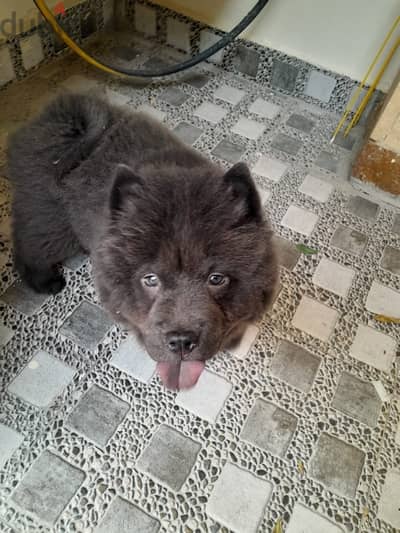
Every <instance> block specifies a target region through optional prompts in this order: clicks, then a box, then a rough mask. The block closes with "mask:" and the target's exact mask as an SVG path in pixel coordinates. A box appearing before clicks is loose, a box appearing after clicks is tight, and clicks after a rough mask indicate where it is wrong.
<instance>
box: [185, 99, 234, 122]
mask: <svg viewBox="0 0 400 533" xmlns="http://www.w3.org/2000/svg"><path fill="white" fill-rule="evenodd" d="M227 113H228V111H227V110H226V109H224V108H223V107H222V106H220V105H216V104H213V103H212V102H203V103H202V104H201V105H200V106H199V107H198V108H197V109H195V110H194V113H193V114H194V115H196V116H197V117H199V118H202V119H203V120H208V121H209V122H212V123H213V124H217V123H218V122H219V121H220V120H222V119H223V118H224V117H225V115H226V114H227Z"/></svg>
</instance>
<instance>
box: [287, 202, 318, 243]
mask: <svg viewBox="0 0 400 533" xmlns="http://www.w3.org/2000/svg"><path fill="white" fill-rule="evenodd" d="M317 220H318V215H316V214H315V213H312V212H311V211H307V210H306V209H303V208H302V207H297V206H296V205H291V206H289V209H288V210H287V211H286V214H285V216H284V217H283V218H282V220H281V224H282V226H285V227H286V228H289V229H292V230H294V231H297V232H298V233H301V234H302V235H306V236H307V237H308V236H310V235H311V233H312V232H313V229H314V227H315V224H316V223H317Z"/></svg>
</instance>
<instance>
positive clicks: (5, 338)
mask: <svg viewBox="0 0 400 533" xmlns="http://www.w3.org/2000/svg"><path fill="white" fill-rule="evenodd" d="M13 336H14V332H13V330H12V329H10V328H8V327H7V326H5V325H4V324H0V346H5V345H6V344H7V343H8V342H9V341H10V340H11V339H12V338H13Z"/></svg>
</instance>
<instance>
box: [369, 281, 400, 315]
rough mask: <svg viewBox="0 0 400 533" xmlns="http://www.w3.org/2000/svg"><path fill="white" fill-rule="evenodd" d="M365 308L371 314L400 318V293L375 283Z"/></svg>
mask: <svg viewBox="0 0 400 533" xmlns="http://www.w3.org/2000/svg"><path fill="white" fill-rule="evenodd" d="M365 307H366V309H368V311H370V312H371V313H376V314H378V315H386V316H390V317H394V318H400V292H397V291H395V290H394V289H391V288H390V287H386V286H385V285H382V284H381V283H379V282H378V281H374V282H373V283H372V286H371V289H370V291H369V293H368V297H367V301H366V303H365Z"/></svg>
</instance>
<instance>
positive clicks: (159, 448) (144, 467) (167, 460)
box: [136, 425, 201, 491]
mask: <svg viewBox="0 0 400 533" xmlns="http://www.w3.org/2000/svg"><path fill="white" fill-rule="evenodd" d="M200 448H201V446H200V444H199V443H198V442H195V441H194V440H192V439H190V438H189V437H186V436H185V435H182V433H180V432H178V431H176V430H175V429H173V428H171V427H169V426H165V425H162V426H160V427H159V428H158V429H157V431H156V433H155V434H154V435H153V437H152V439H151V441H150V443H149V445H148V446H147V448H145V450H144V451H143V453H142V454H141V456H140V457H139V459H138V461H137V463H136V466H137V468H138V469H139V470H141V471H142V472H144V473H145V474H147V475H148V476H150V477H152V478H154V479H155V480H156V481H158V482H159V483H161V484H162V485H166V486H167V487H168V488H170V489H172V490H174V491H179V490H180V489H181V488H182V486H183V484H184V482H185V481H186V479H187V477H188V476H189V474H190V471H191V469H192V468H193V465H194V463H195V461H196V458H197V454H198V453H199V451H200Z"/></svg>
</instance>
